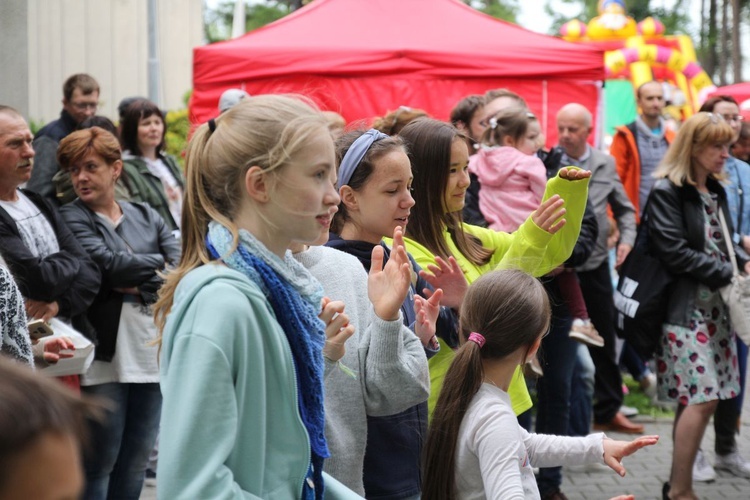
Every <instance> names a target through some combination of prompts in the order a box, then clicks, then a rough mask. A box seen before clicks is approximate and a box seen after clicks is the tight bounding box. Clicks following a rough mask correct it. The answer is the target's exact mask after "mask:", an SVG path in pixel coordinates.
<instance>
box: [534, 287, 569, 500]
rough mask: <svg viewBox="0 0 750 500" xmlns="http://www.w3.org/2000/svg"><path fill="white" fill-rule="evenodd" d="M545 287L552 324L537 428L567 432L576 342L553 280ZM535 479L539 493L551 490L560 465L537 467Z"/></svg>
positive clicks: (540, 384) (544, 351) (558, 478)
mask: <svg viewBox="0 0 750 500" xmlns="http://www.w3.org/2000/svg"><path fill="white" fill-rule="evenodd" d="M546 287H547V290H548V292H550V300H551V303H552V324H551V325H550V332H549V334H548V335H547V336H546V337H544V340H542V350H541V356H540V359H539V361H540V363H541V364H542V369H543V370H544V376H543V377H541V378H540V379H539V380H538V381H537V395H538V404H537V416H536V432H537V433H538V434H556V435H559V436H565V435H567V433H568V418H569V412H570V387H571V381H572V379H573V369H574V367H575V363H576V351H577V349H578V343H577V342H576V341H574V340H571V339H570V337H568V334H569V333H570V327H571V325H572V323H573V320H572V318H571V317H570V314H569V313H568V310H567V308H566V307H565V305H564V304H563V303H562V301H561V300H560V299H559V296H557V293H556V292H557V287H556V286H555V284H554V281H553V282H552V283H547V284H546ZM536 482H537V485H538V486H539V493H540V494H541V495H542V496H544V495H546V494H549V493H552V492H554V491H555V490H557V489H559V488H560V485H561V484H562V468H561V467H549V468H543V469H539V474H537V478H536Z"/></svg>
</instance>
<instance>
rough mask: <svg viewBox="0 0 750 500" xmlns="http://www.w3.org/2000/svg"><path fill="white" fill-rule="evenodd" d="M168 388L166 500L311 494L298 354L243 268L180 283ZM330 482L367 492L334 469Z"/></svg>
mask: <svg viewBox="0 0 750 500" xmlns="http://www.w3.org/2000/svg"><path fill="white" fill-rule="evenodd" d="M161 390H162V394H163V397H164V402H163V405H162V414H161V437H160V438H159V466H158V477H159V481H158V483H157V494H158V496H159V498H169V499H196V498H211V499H230V498H263V499H276V498H278V499H284V500H287V499H294V498H300V497H301V496H302V489H303V487H305V488H307V487H308V486H307V482H306V481H305V476H306V473H307V470H308V467H309V463H310V442H309V438H308V435H307V431H306V429H305V427H304V425H303V423H302V420H301V418H300V415H299V411H298V407H297V382H296V377H295V371H294V364H293V362H292V354H291V350H290V348H289V344H288V343H287V339H286V336H285V335H284V332H283V331H282V330H281V327H280V326H279V324H278V322H277V321H276V319H275V315H274V313H273V311H272V309H271V305H270V304H269V303H268V301H267V300H266V299H265V297H264V296H263V293H262V292H261V290H260V289H259V288H258V286H257V285H255V284H254V283H253V282H252V281H250V280H249V279H248V278H247V277H245V276H244V275H243V274H241V273H239V272H237V271H233V270H231V269H229V268H227V267H225V266H223V265H217V264H209V265H204V266H201V267H199V268H197V269H195V270H193V271H191V272H190V273H188V274H187V275H186V276H185V277H184V278H183V279H182V281H181V282H180V284H179V285H178V286H177V290H176V292H175V298H174V305H173V307H172V311H171V313H170V314H169V318H168V320H167V324H166V327H165V329H164V336H163V340H162V347H161ZM325 487H326V498H360V497H359V496H357V495H356V494H354V493H352V492H351V491H350V490H348V489H346V488H345V487H344V486H342V485H341V484H340V483H338V482H337V481H336V480H335V479H333V478H332V477H330V476H328V475H326V477H325Z"/></svg>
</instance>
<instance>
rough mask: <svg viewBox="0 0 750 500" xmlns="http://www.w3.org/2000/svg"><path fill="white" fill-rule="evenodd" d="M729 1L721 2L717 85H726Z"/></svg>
mask: <svg viewBox="0 0 750 500" xmlns="http://www.w3.org/2000/svg"><path fill="white" fill-rule="evenodd" d="M729 1H730V0H723V1H722V2H721V34H720V37H721V38H720V41H719V85H726V84H727V66H728V64H727V63H728V62H729V58H728V56H727V51H728V50H729Z"/></svg>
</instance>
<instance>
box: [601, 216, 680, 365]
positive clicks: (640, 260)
mask: <svg viewBox="0 0 750 500" xmlns="http://www.w3.org/2000/svg"><path fill="white" fill-rule="evenodd" d="M648 221H649V215H648V203H646V207H645V208H644V210H643V215H642V216H641V224H640V226H639V227H638V234H637V236H636V238H635V245H634V246H633V249H632V250H631V251H630V253H629V254H628V256H627V258H626V259H625V262H623V263H622V266H620V280H619V282H618V283H617V289H616V290H615V294H614V301H615V309H616V316H615V329H616V331H617V334H618V335H619V336H620V337H622V338H623V339H625V341H626V342H628V344H630V345H631V346H632V347H633V348H634V349H635V350H636V351H637V352H638V354H640V355H641V357H643V359H650V358H651V357H653V355H654V353H655V352H656V350H657V347H658V345H659V339H660V337H661V327H662V324H663V323H664V321H665V319H666V315H667V293H666V291H667V288H668V287H669V285H670V284H671V283H672V280H673V279H674V278H673V276H672V274H671V273H670V272H669V271H667V270H666V269H665V268H664V266H663V265H662V263H661V261H660V260H659V259H658V258H657V257H655V256H653V255H650V254H649V245H648Z"/></svg>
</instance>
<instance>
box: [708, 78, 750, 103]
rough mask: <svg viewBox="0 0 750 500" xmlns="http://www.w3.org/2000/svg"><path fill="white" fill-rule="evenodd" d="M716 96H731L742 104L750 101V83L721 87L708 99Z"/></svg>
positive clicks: (709, 95)
mask: <svg viewBox="0 0 750 500" xmlns="http://www.w3.org/2000/svg"><path fill="white" fill-rule="evenodd" d="M714 95H730V96H732V97H734V98H735V99H737V102H739V103H741V102H743V101H747V100H748V99H750V82H743V83H735V84H733V85H727V86H725V87H719V88H717V89H716V90H714V91H713V92H711V93H710V94H708V97H712V96H714Z"/></svg>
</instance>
